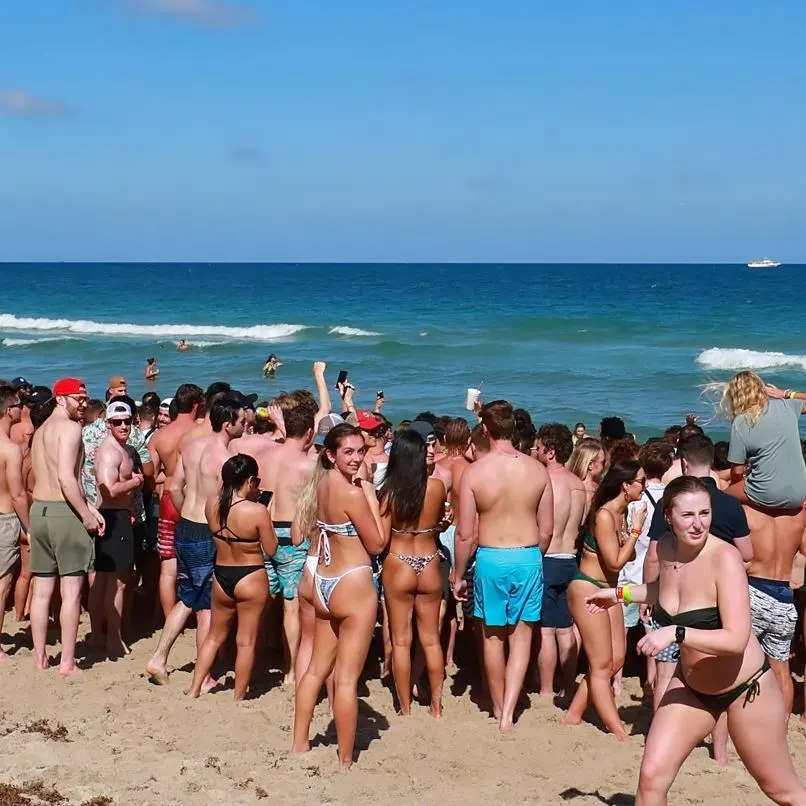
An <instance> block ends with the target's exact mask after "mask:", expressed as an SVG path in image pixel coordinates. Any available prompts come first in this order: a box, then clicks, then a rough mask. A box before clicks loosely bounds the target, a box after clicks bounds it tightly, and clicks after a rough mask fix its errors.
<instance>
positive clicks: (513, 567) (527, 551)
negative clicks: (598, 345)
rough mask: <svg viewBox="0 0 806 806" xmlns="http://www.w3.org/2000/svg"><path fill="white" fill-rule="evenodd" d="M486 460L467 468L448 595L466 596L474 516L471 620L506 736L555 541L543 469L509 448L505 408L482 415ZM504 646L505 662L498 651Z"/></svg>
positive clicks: (489, 408) (510, 429)
mask: <svg viewBox="0 0 806 806" xmlns="http://www.w3.org/2000/svg"><path fill="white" fill-rule="evenodd" d="M481 423H482V426H483V428H484V433H485V434H486V435H487V436H488V437H489V439H490V452H489V453H487V454H486V455H484V456H482V457H481V458H480V459H478V461H476V462H474V463H473V464H472V465H470V467H468V468H467V469H466V470H465V472H464V475H463V477H462V485H461V489H460V490H459V502H460V503H459V518H460V520H459V529H458V532H457V535H456V570H455V578H454V588H453V590H454V594H455V595H456V598H457V599H459V600H460V601H461V600H463V599H464V598H465V597H466V596H467V591H466V588H467V582H466V580H465V578H464V577H465V569H466V568H467V563H468V560H469V558H470V554H471V553H472V549H473V531H474V528H475V521H476V515H477V514H478V518H479V523H478V543H479V549H478V552H477V553H476V577H475V583H474V598H475V607H474V613H475V615H476V616H477V617H479V618H481V619H482V621H483V622H484V627H483V629H484V667H485V670H486V673H487V681H488V684H489V687H490V698H491V699H492V705H493V715H494V716H495V718H496V719H497V720H498V725H499V730H500V731H501V732H502V733H506V732H508V731H509V730H511V729H512V724H513V718H514V713H515V705H516V703H517V701H518V697H519V696H520V692H521V689H522V688H523V680H524V677H525V676H526V669H527V667H528V665H529V658H530V653H531V647H532V632H533V630H534V625H535V624H536V623H537V622H538V621H540V611H541V607H542V600H543V567H542V566H543V557H542V555H543V554H544V553H545V552H546V550H547V549H548V547H549V544H550V543H551V538H552V535H553V533H554V496H553V494H552V489H551V483H550V481H549V476H548V473H547V472H546V469H545V468H544V467H543V465H541V464H540V463H539V462H535V461H533V460H532V459H531V458H530V457H528V456H525V455H524V454H522V453H519V452H518V451H517V450H516V449H515V448H514V447H513V446H512V441H511V440H512V435H513V434H514V433H515V416H514V414H513V410H512V406H511V405H510V404H509V403H507V402H506V401H505V400H496V401H494V402H492V403H487V404H486V405H485V406H483V407H482V409H481ZM507 640H509V659H508V660H505V643H506V641H507Z"/></svg>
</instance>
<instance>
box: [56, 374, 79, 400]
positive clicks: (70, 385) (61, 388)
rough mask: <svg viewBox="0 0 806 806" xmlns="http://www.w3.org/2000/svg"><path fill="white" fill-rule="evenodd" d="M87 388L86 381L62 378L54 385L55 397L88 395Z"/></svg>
mask: <svg viewBox="0 0 806 806" xmlns="http://www.w3.org/2000/svg"><path fill="white" fill-rule="evenodd" d="M86 394H87V387H86V386H85V385H84V381H82V380H79V379H78V378H62V379H61V380H58V381H56V383H54V384H53V396H54V397H59V396H60V395H86Z"/></svg>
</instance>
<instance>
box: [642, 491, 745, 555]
mask: <svg viewBox="0 0 806 806" xmlns="http://www.w3.org/2000/svg"><path fill="white" fill-rule="evenodd" d="M700 481H702V482H704V483H705V486H706V487H707V488H708V492H709V493H710V494H711V534H712V535H713V536H714V537H718V538H720V539H721V540H724V541H725V542H726V543H733V541H734V540H735V539H736V538H737V537H747V536H748V535H749V534H750V528H749V527H748V525H747V516H746V515H745V514H744V509H742V505H741V504H740V503H739V501H738V499H736V498H734V497H733V496H731V495H728V494H727V493H723V492H722V490H720V489H719V488H718V487H717V486H716V481H714V479H712V478H711V477H710V476H707V477H706V478H702V479H700ZM658 503H659V504H660V506H657V507H655V512H654V513H653V515H652V523H651V524H650V525H649V539H650V540H659V539H660V538H661V537H663V536H664V535H665V534H667V533H668V532H669V524H668V523H666V519H665V518H664V517H663V504H662V503H661V502H660V501H659V502H658Z"/></svg>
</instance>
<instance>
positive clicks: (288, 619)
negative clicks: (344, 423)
mask: <svg viewBox="0 0 806 806" xmlns="http://www.w3.org/2000/svg"><path fill="white" fill-rule="evenodd" d="M315 414H316V410H315V409H314V408H313V405H312V404H311V405H307V404H300V405H297V406H295V407H294V408H291V409H288V410H286V411H285V412H283V415H284V418H285V442H283V443H282V444H281V445H279V446H278V447H277V448H275V449H273V450H270V451H264V452H263V453H261V455H260V457H259V458H258V468H259V471H260V486H261V487H262V489H264V490H271V491H272V492H273V496H272V499H271V502H270V503H269V514H270V515H271V519H272V523H273V524H274V532H275V534H276V535H277V541H278V543H279V546H278V548H277V553H276V554H275V555H274V556H273V557H266V558H265V565H266V573H267V574H268V576H269V592H270V593H271V595H272V596H273V597H278V596H279V597H282V600H283V634H284V636H285V650H286V651H285V663H286V666H285V675H284V679H283V683H284V684H289V685H294V683H295V677H294V664H295V661H296V657H297V649H298V648H299V635H300V624H299V599H298V598H297V591H298V589H299V583H300V580H301V579H302V571H303V569H304V568H305V558H306V557H307V556H308V550H309V549H310V541H309V539H308V535H300V536H299V538H300V541H301V542H299V543H298V544H297V545H295V544H294V543H293V541H292V539H291V524H292V522H293V521H294V516H295V515H296V511H297V501H298V500H299V495H300V493H301V492H302V488H303V487H304V486H305V485H306V484H307V483H308V481H309V479H310V478H311V476H312V475H313V472H314V469H315V467H316V458H317V457H316V454H315V453H314V454H310V453H309V451H310V448H311V445H312V444H313V437H314V417H315Z"/></svg>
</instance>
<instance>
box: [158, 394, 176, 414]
mask: <svg viewBox="0 0 806 806" xmlns="http://www.w3.org/2000/svg"><path fill="white" fill-rule="evenodd" d="M172 402H173V398H172V397H166V398H163V399H162V400H160V408H161V409H165V410H166V411H167V410H168V409H170V408H171V403H172Z"/></svg>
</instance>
